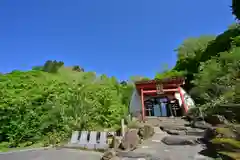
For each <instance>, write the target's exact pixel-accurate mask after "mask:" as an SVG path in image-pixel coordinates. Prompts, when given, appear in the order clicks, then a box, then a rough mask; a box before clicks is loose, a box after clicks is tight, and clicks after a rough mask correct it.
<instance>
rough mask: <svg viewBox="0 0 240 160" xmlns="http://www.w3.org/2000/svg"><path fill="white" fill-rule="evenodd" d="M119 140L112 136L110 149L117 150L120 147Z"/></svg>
mask: <svg viewBox="0 0 240 160" xmlns="http://www.w3.org/2000/svg"><path fill="white" fill-rule="evenodd" d="M121 140H122V137H119V136H114V137H113V141H112V145H111V147H112V148H114V149H118V148H119V147H120V144H121Z"/></svg>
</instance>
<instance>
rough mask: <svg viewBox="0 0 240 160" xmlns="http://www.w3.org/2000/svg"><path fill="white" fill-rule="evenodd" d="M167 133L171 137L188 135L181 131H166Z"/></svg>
mask: <svg viewBox="0 0 240 160" xmlns="http://www.w3.org/2000/svg"><path fill="white" fill-rule="evenodd" d="M166 132H167V133H168V134H170V135H186V132H185V131H179V130H166Z"/></svg>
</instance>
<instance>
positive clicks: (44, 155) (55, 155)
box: [0, 149, 102, 160]
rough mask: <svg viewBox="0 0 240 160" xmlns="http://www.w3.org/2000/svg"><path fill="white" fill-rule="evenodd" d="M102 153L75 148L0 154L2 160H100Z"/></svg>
mask: <svg viewBox="0 0 240 160" xmlns="http://www.w3.org/2000/svg"><path fill="white" fill-rule="evenodd" d="M101 156H102V153H98V152H89V151H80V150H73V149H59V150H57V149H47V150H28V151H19V152H9V153H3V154H0V160H99V159H100V158H101Z"/></svg>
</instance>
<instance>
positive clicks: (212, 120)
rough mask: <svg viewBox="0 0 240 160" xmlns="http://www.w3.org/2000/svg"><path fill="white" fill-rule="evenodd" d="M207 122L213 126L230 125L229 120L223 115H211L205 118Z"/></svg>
mask: <svg viewBox="0 0 240 160" xmlns="http://www.w3.org/2000/svg"><path fill="white" fill-rule="evenodd" d="M205 121H206V122H207V123H209V124H211V125H213V126H216V125H218V124H229V122H228V121H227V119H226V118H225V117H224V116H221V115H210V116H207V117H206V118H205Z"/></svg>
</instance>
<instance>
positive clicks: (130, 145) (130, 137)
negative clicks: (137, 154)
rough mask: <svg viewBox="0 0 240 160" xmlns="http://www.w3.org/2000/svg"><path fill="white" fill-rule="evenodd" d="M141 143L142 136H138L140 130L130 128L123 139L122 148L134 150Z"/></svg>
mask: <svg viewBox="0 0 240 160" xmlns="http://www.w3.org/2000/svg"><path fill="white" fill-rule="evenodd" d="M139 143H140V138H139V136H138V130H137V129H129V130H128V131H127V132H126V133H125V135H124V137H123V139H122V142H121V145H120V148H121V149H123V150H127V151H130V150H134V149H135V148H136V147H137V145H138V144H139Z"/></svg>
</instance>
